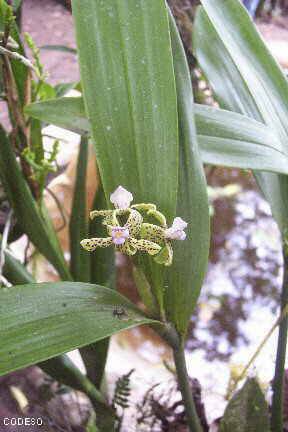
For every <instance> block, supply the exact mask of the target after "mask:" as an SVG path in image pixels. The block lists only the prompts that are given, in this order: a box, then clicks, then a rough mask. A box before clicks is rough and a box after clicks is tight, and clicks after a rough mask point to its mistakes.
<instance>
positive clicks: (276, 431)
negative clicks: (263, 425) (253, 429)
mask: <svg viewBox="0 0 288 432" xmlns="http://www.w3.org/2000/svg"><path fill="white" fill-rule="evenodd" d="M283 257H284V276H283V285H282V293H281V312H282V311H283V310H284V309H285V307H286V305H287V304H288V252H287V250H285V247H284V248H283ZM287 331H288V316H287V315H286V316H284V318H283V319H282V321H281V323H280V326H279V335H278V345H277V356H276V365H275V374H274V379H273V385H272V388H273V399H272V409H271V431H272V432H282V431H283V393H284V375H285V357H286V345H287Z"/></svg>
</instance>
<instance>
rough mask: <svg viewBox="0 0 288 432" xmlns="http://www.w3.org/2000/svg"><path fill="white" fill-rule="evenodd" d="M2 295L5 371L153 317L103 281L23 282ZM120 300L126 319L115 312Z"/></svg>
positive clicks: (0, 358) (1, 362)
mask: <svg viewBox="0 0 288 432" xmlns="http://www.w3.org/2000/svg"><path fill="white" fill-rule="evenodd" d="M0 299H1V301H0V304H1V306H0V308H1V318H0V320H1V326H0V335H1V340H2V341H3V345H2V346H1V348H0V375H2V374H5V373H7V372H9V371H12V370H16V369H19V368H22V367H25V366H28V365H31V364H34V363H37V362H39V361H44V360H47V359H49V358H52V357H55V356H56V355H59V354H63V353H64V352H66V351H70V350H72V349H74V348H78V347H81V346H84V345H87V344H89V343H92V342H95V341H96V340H100V339H102V338H105V337H108V336H110V335H112V334H113V333H116V332H118V331H121V330H123V329H126V328H130V327H133V326H135V325H141V324H145V323H152V322H153V321H151V320H149V319H148V318H146V317H145V316H144V315H143V313H142V312H141V311H139V310H138V309H137V308H136V307H135V306H134V305H132V304H131V303H130V302H128V301H127V300H126V299H125V298H124V297H122V296H121V295H120V294H118V293H117V292H116V291H113V290H110V289H108V288H104V287H101V286H99V285H98V286H97V285H91V284H85V283H77V282H74V283H72V282H58V283H43V284H29V285H17V286H15V287H12V288H9V289H7V290H6V289H2V290H1V291H0ZM117 306H118V307H119V308H120V307H121V308H123V311H124V312H125V317H123V319H121V318H119V317H118V315H117V314H115V313H114V312H113V311H114V308H115V307H117Z"/></svg>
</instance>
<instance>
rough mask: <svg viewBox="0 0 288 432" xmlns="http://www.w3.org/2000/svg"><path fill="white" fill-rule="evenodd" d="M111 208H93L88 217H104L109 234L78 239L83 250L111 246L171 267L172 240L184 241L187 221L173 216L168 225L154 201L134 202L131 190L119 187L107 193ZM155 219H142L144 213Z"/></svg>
mask: <svg viewBox="0 0 288 432" xmlns="http://www.w3.org/2000/svg"><path fill="white" fill-rule="evenodd" d="M110 201H111V202H112V204H113V205H114V207H115V209H114V210H94V211H92V212H91V213H90V218H91V219H94V218H95V217H103V225H104V226H105V227H106V229H107V233H108V237H105V238H90V239H84V240H82V241H81V245H82V247H83V248H84V249H86V250H87V251H89V252H91V251H94V250H95V249H96V248H97V247H108V246H111V245H114V247H115V249H116V250H117V251H119V252H122V253H123V254H125V255H129V256H133V255H135V254H136V253H137V252H138V251H139V252H146V253H148V254H149V255H151V256H153V257H154V260H155V261H156V262H157V263H159V264H164V265H166V266H170V265H171V264H172V260H173V249H172V241H173V240H185V239H186V233H185V231H184V230H185V228H186V227H187V223H186V222H185V221H184V220H183V219H181V218H180V217H176V218H175V219H174V221H173V223H172V226H171V227H169V228H168V226H167V222H166V218H165V216H164V215H163V214H162V213H161V212H159V211H158V210H157V208H156V206H155V204H148V203H147V204H145V203H143V204H134V205H131V202H132V201H133V195H132V194H131V192H129V191H127V190H126V189H124V188H123V187H122V186H118V188H117V189H116V190H115V191H114V192H113V193H112V194H111V195H110ZM145 215H146V216H148V217H150V218H154V219H155V224H152V223H147V222H144V218H143V216H145Z"/></svg>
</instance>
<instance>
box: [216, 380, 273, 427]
mask: <svg viewBox="0 0 288 432" xmlns="http://www.w3.org/2000/svg"><path fill="white" fill-rule="evenodd" d="M231 431H234V432H252V431H253V432H269V431H270V426H269V411H268V405H267V402H266V401H265V397H264V395H263V393H262V390H261V388H260V386H259V384H258V382H257V380H256V379H255V378H252V379H248V380H247V381H246V383H245V384H244V386H243V387H242V389H241V390H239V391H238V392H237V393H236V394H235V395H234V397H233V398H232V399H231V400H230V402H229V403H228V406H227V408H226V410H225V412H224V416H223V418H222V420H221V424H220V432H231Z"/></svg>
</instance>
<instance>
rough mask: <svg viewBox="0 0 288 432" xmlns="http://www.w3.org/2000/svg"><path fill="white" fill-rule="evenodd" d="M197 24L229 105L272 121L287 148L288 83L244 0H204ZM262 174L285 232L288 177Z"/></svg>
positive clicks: (200, 46)
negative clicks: (250, 15)
mask: <svg viewBox="0 0 288 432" xmlns="http://www.w3.org/2000/svg"><path fill="white" fill-rule="evenodd" d="M202 4H203V6H204V8H205V11H206V13H205V11H204V10H203V9H201V8H199V10H198V13H197V16H196V21H195V26H194V44H195V50H196V56H197V59H198V61H199V63H200V65H201V67H202V69H203V71H204V73H205V75H206V76H207V78H208V80H209V82H210V83H211V85H212V88H213V90H214V92H215V95H216V97H217V98H218V101H219V103H220V105H221V106H222V107H223V108H226V109H229V110H232V111H237V112H240V113H242V114H246V115H248V116H250V117H253V118H254V119H256V120H258V121H262V122H264V123H266V124H267V125H269V127H270V128H271V129H273V130H274V131H275V134H276V135H277V137H278V138H279V141H280V142H281V147H282V150H283V151H284V152H285V153H287V146H288V136H287V132H288V124H287V117H288V83H287V79H286V77H285V75H284V74H283V71H282V70H281V68H280V66H279V65H278V64H277V62H276V61H275V59H274V58H273V57H272V55H271V54H270V52H269V50H268V48H267V47H266V46H265V43H264V42H263V40H262V38H261V36H260V35H259V33H258V31H257V29H256V27H255V26H254V24H253V22H252V21H251V19H250V17H249V15H248V13H247V11H246V10H245V8H244V7H243V5H242V4H241V2H239V1H238V0H228V1H227V0H203V1H202ZM256 179H257V181H258V183H259V185H260V188H261V189H262V191H263V193H264V195H265V197H266V198H267V200H268V201H269V203H270V205H271V208H272V212H273V215H274V217H275V219H276V221H277V222H278V224H279V227H280V229H281V230H282V232H286V230H287V229H288V193H287V190H288V177H287V176H282V175H276V174H270V173H258V174H256Z"/></svg>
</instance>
